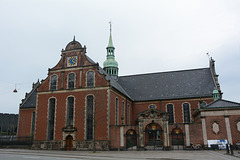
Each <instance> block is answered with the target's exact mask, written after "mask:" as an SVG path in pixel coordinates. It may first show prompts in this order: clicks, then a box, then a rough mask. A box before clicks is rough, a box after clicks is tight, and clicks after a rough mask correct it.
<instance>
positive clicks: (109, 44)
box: [107, 22, 114, 48]
mask: <svg viewBox="0 0 240 160" xmlns="http://www.w3.org/2000/svg"><path fill="white" fill-rule="evenodd" d="M109 23H110V36H109V42H108V46H107V48H109V47H112V48H114V47H113V42H112V24H111V22H109Z"/></svg>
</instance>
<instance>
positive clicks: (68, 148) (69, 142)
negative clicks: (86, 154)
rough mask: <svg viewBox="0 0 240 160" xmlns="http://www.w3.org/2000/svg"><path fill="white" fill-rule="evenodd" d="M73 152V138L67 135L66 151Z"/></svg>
mask: <svg viewBox="0 0 240 160" xmlns="http://www.w3.org/2000/svg"><path fill="white" fill-rule="evenodd" d="M72 150H73V137H72V136H70V135H68V136H67V137H66V151H72Z"/></svg>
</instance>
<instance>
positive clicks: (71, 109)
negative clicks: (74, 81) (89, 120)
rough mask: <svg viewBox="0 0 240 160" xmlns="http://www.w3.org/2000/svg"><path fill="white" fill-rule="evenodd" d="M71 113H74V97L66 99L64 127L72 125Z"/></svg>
mask: <svg viewBox="0 0 240 160" xmlns="http://www.w3.org/2000/svg"><path fill="white" fill-rule="evenodd" d="M73 112H74V97H68V106H67V124H66V125H73Z"/></svg>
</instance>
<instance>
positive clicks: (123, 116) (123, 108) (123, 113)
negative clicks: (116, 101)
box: [121, 102, 125, 124]
mask: <svg viewBox="0 0 240 160" xmlns="http://www.w3.org/2000/svg"><path fill="white" fill-rule="evenodd" d="M121 119H122V123H123V124H125V104H124V102H122V117H121Z"/></svg>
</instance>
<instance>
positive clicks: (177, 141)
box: [171, 128, 184, 150]
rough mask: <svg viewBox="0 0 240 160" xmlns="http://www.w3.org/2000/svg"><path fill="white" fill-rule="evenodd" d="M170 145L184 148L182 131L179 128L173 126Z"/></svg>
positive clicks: (175, 147)
mask: <svg viewBox="0 0 240 160" xmlns="http://www.w3.org/2000/svg"><path fill="white" fill-rule="evenodd" d="M171 136H172V147H173V149H178V150H179V149H183V148H184V137H183V131H182V130H181V129H180V128H175V129H173V130H172V133H171Z"/></svg>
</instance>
